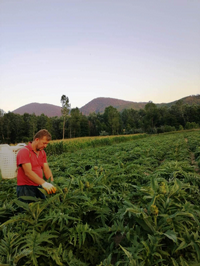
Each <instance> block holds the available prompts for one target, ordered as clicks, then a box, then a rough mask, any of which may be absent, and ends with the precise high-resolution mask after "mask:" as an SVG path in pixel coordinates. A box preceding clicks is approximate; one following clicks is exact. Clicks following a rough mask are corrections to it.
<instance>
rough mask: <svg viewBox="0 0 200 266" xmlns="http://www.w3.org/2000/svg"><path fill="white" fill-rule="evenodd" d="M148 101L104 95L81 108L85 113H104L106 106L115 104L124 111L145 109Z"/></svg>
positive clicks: (114, 105) (119, 109)
mask: <svg viewBox="0 0 200 266" xmlns="http://www.w3.org/2000/svg"><path fill="white" fill-rule="evenodd" d="M146 104H147V102H139V103H137V102H130V101H124V100H119V99H114V98H104V97H99V98H96V99H93V100H92V101H90V102H89V103H87V104H86V105H84V106H83V107H81V108H80V111H81V112H82V113H83V114H84V115H89V114H90V113H92V112H95V113H98V112H99V113H103V112H104V110H105V108H106V107H108V106H113V107H115V108H116V109H117V110H118V111H122V110H123V109H130V108H132V109H135V110H139V109H143V108H144V107H145V105H146Z"/></svg>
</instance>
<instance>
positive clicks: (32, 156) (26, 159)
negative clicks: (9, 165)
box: [17, 142, 47, 186]
mask: <svg viewBox="0 0 200 266" xmlns="http://www.w3.org/2000/svg"><path fill="white" fill-rule="evenodd" d="M24 163H31V165H32V170H33V172H35V173H36V174H37V175H38V176H39V177H40V178H42V179H43V165H44V163H47V157H46V153H45V151H44V150H42V151H40V153H39V155H37V154H36V153H35V152H34V151H33V149H32V146H31V142H29V144H28V145H27V146H26V147H24V148H22V149H21V150H19V152H18V153H17V167H19V168H18V172H17V185H18V186H23V185H29V186H38V184H36V183H34V182H33V181H31V180H30V179H29V178H28V177H27V176H26V175H25V173H24V170H23V168H22V166H21V165H22V164H24Z"/></svg>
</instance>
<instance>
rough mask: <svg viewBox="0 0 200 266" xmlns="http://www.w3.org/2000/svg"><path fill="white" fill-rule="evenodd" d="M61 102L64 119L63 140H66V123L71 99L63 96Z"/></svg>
mask: <svg viewBox="0 0 200 266" xmlns="http://www.w3.org/2000/svg"><path fill="white" fill-rule="evenodd" d="M60 102H61V103H62V109H61V113H62V117H63V139H64V138H65V123H66V120H67V116H68V114H69V111H70V106H71V105H70V104H69V98H68V97H66V95H62V97H61V99H60Z"/></svg>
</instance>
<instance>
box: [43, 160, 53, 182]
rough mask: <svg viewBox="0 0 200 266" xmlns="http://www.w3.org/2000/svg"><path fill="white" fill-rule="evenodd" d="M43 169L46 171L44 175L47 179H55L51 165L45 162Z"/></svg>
mask: <svg viewBox="0 0 200 266" xmlns="http://www.w3.org/2000/svg"><path fill="white" fill-rule="evenodd" d="M43 171H44V176H45V178H46V179H49V178H51V181H53V180H54V179H53V175H52V172H51V169H50V168H49V165H48V163H44V165H43Z"/></svg>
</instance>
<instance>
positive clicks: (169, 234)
mask: <svg viewBox="0 0 200 266" xmlns="http://www.w3.org/2000/svg"><path fill="white" fill-rule="evenodd" d="M164 235H165V236H166V237H168V238H169V239H171V240H172V241H173V242H175V243H177V236H176V234H175V232H174V231H172V230H168V231H167V232H166V233H164Z"/></svg>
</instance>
